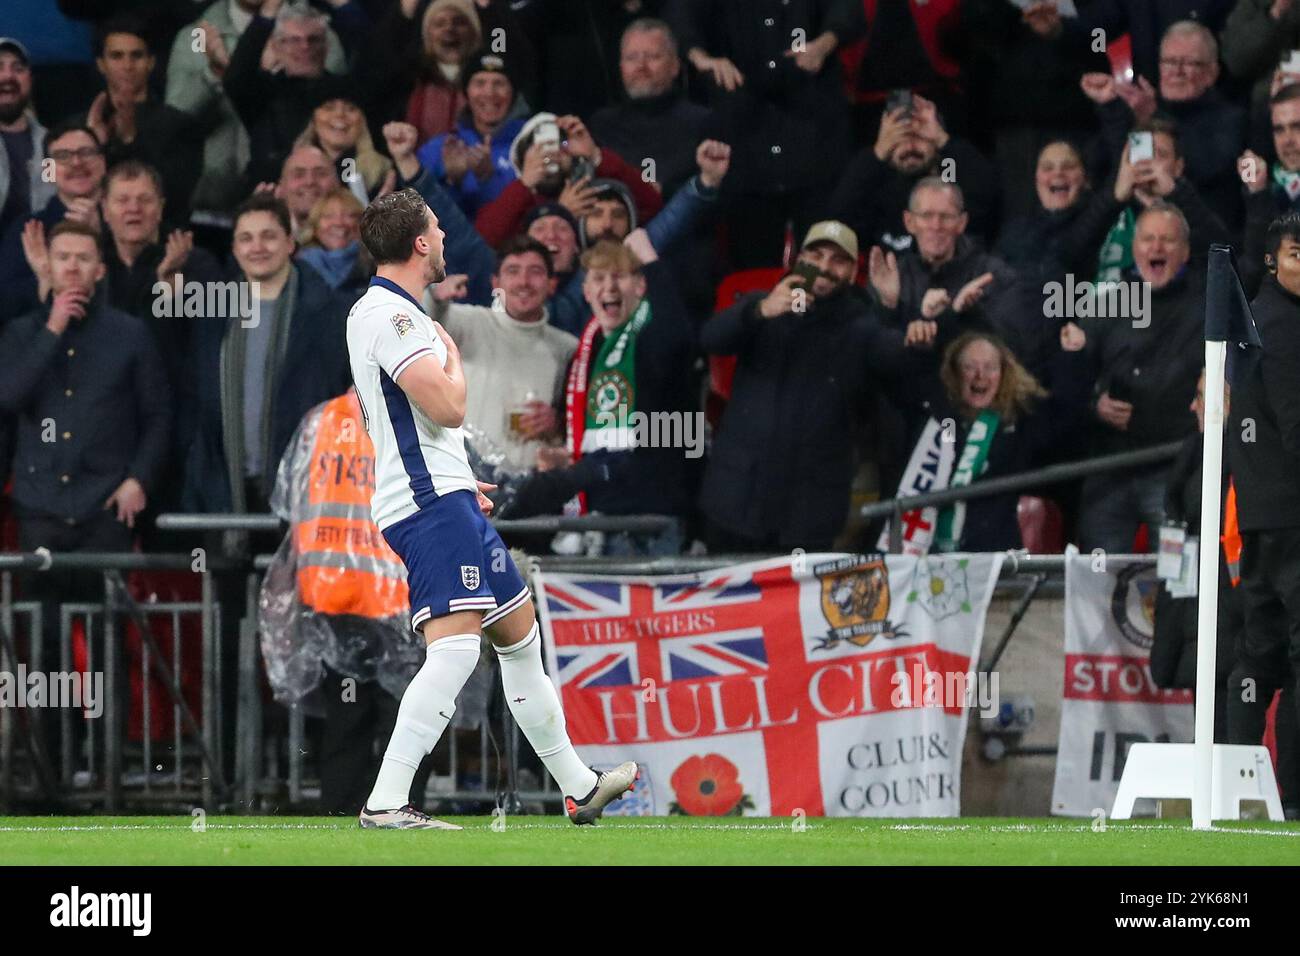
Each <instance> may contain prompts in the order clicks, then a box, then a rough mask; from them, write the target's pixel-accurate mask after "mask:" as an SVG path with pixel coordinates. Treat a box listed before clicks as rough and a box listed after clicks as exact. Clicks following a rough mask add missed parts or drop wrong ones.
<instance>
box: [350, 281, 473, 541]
mask: <svg viewBox="0 0 1300 956" xmlns="http://www.w3.org/2000/svg"><path fill="white" fill-rule="evenodd" d="M427 355H432V356H434V357H435V358H436V359H437V360H438V361H439V362H440V363H442V364H443V365H446V362H447V347H446V346H445V345H443V344H442V340H441V339H440V338H438V333H437V332H435V331H434V328H433V320H432V319H430V318H429V316H428V315H426V314H425V312H424V310H423V309H422V308H420V304H419V303H418V302H417V301H416V300H415V299H412V298H411V297H410V296H409V295H407V294H406V292H405V291H404V290H403V289H402V288H401V287H400V286H399V285H397V284H396V283H394V282H391V281H389V280H388V279H384V278H380V277H378V276H376V277H375V278H373V279H371V280H370V288H368V289H367V290H366V293H365V295H363V296H362V297H361V298H360V299H358V300H357V301H356V304H355V305H353V306H352V311H351V312H349V313H348V361H349V362H350V363H351V365H352V381H353V382H354V383H355V384H356V387H357V397H358V398H359V399H360V401H361V414H362V417H363V418H364V419H365V425H366V431H367V432H369V433H370V440H371V441H372V442H373V443H374V446H375V492H374V495H373V497H372V498H371V503H370V511H371V514H372V516H373V517H374V520H375V524H377V525H378V526H379V528H380V530H383V529H384V528H387V527H388V526H389V525H391V524H395V523H396V522H398V521H401V520H402V519H403V518H407V517H410V516H411V515H413V514H415V513H416V512H417V511H419V510H420V509H421V508H426V507H429V506H430V505H431V504H433V502H435V501H437V500H438V497H439V496H440V495H445V494H447V493H448V492H452V491H461V490H466V491H476V490H477V488H478V486H477V485H476V484H475V482H474V473H473V472H472V471H470V467H469V461H468V459H467V458H466V456H465V434H464V432H463V431H462V430H461V429H459V428H443V427H442V426H441V425H438V424H437V423H435V422H434V421H433V420H432V419H431V418H429V416H427V415H425V414H424V412H423V411H421V410H420V408H419V406H417V405H416V404H415V402H413V401H411V399H410V398H408V397H407V395H406V393H405V392H404V391H402V388H401V386H399V385H398V384H397V380H398V378H400V377H401V374H402V373H403V372H404V371H406V370H407V369H408V368H410V366H411V364H412V363H413V362H416V361H418V360H419V359H422V358H424V357H425V356H427Z"/></svg>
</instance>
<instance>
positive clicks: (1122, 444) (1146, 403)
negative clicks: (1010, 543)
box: [1079, 200, 1205, 554]
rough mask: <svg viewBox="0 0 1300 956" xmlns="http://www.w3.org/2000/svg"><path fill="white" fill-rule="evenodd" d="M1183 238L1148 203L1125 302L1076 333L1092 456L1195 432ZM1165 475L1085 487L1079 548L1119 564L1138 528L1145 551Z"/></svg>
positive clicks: (1117, 478)
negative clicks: (1113, 557)
mask: <svg viewBox="0 0 1300 956" xmlns="http://www.w3.org/2000/svg"><path fill="white" fill-rule="evenodd" d="M1188 236H1189V230H1188V226H1187V220H1186V219H1185V218H1184V217H1183V215H1182V213H1180V212H1179V211H1178V209H1177V208H1175V207H1174V206H1171V205H1168V204H1167V203H1164V202H1161V201H1159V200H1157V201H1155V202H1153V203H1152V204H1151V206H1149V207H1148V208H1147V210H1146V211H1145V212H1143V213H1142V215H1140V216H1139V217H1138V219H1137V225H1136V229H1135V232H1134V237H1133V258H1134V260H1135V263H1136V265H1137V278H1135V279H1134V280H1133V281H1131V282H1127V283H1125V288H1127V289H1129V290H1132V293H1131V294H1129V295H1127V296H1126V297H1118V296H1116V297H1109V296H1108V297H1106V298H1105V302H1106V307H1105V309H1104V310H1103V309H1101V308H1100V304H1101V302H1102V297H1101V296H1098V304H1099V308H1098V309H1097V311H1096V312H1095V313H1094V315H1093V316H1092V317H1090V318H1088V319H1086V320H1084V321H1082V322H1081V323H1080V324H1081V325H1082V327H1083V329H1084V331H1085V332H1086V333H1087V337H1088V354H1089V356H1090V358H1091V359H1092V363H1093V368H1094V369H1095V371H1096V376H1097V377H1096V384H1095V386H1094V387H1093V393H1094V398H1093V404H1092V410H1093V414H1094V416H1095V419H1096V421H1095V423H1094V429H1093V450H1094V453H1095V454H1098V455H1107V454H1118V453H1120V452H1127V451H1136V450H1138V449H1140V448H1146V447H1149V446H1151V445H1160V444H1164V443H1166V442H1171V441H1179V440H1181V439H1183V438H1186V437H1187V436H1188V435H1189V434H1191V432H1192V430H1193V428H1194V427H1195V423H1194V422H1193V420H1192V419H1191V418H1190V417H1189V416H1188V415H1187V414H1185V412H1186V409H1187V407H1188V405H1189V404H1191V401H1192V397H1193V396H1194V395H1195V393H1196V380H1197V377H1198V376H1199V375H1200V370H1201V365H1202V356H1203V354H1204V353H1203V351H1202V349H1201V345H1200V343H1201V342H1202V329H1203V328H1204V323H1205V297H1204V290H1205V279H1204V278H1203V277H1202V276H1201V274H1200V273H1198V272H1196V271H1194V270H1193V269H1191V268H1190V267H1189V266H1188V259H1189V257H1190V248H1189V245H1188ZM1146 289H1149V290H1150V292H1149V296H1148V295H1147V293H1146V292H1145V291H1144V290H1146ZM1125 298H1127V302H1126V301H1125ZM1114 306H1118V308H1114ZM1168 474H1169V466H1168V465H1167V464H1159V465H1148V466H1143V467H1140V468H1135V469H1131V470H1128V471H1122V472H1108V473H1106V474H1104V475H1095V476H1093V477H1091V478H1087V479H1085V480H1084V483H1083V491H1082V500H1081V506H1080V507H1081V514H1080V519H1079V527H1080V546H1081V547H1082V548H1083V549H1084V550H1085V551H1091V550H1093V549H1095V548H1101V549H1103V550H1105V551H1108V552H1110V553H1112V554H1126V553H1128V552H1129V551H1131V550H1132V548H1133V537H1134V535H1135V534H1136V533H1137V529H1138V526H1139V525H1140V524H1142V523H1143V522H1145V523H1146V525H1147V527H1148V530H1149V531H1151V532H1152V533H1151V535H1150V539H1149V540H1150V542H1151V545H1152V548H1153V549H1154V546H1155V544H1156V542H1157V540H1158V535H1156V534H1155V533H1154V532H1155V531H1156V530H1158V529H1159V527H1160V523H1161V521H1162V520H1163V518H1164V498H1165V485H1166V484H1167V482H1168Z"/></svg>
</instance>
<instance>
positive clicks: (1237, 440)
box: [1226, 276, 1300, 531]
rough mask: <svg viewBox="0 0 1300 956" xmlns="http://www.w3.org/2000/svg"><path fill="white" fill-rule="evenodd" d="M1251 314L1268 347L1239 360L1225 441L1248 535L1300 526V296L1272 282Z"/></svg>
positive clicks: (1267, 282) (1243, 527)
mask: <svg viewBox="0 0 1300 956" xmlns="http://www.w3.org/2000/svg"><path fill="white" fill-rule="evenodd" d="M1251 308H1252V310H1253V311H1254V314H1255V324H1256V326H1257V327H1258V329H1259V339H1260V342H1261V344H1262V345H1263V348H1262V349H1260V350H1259V351H1258V353H1254V352H1250V353H1247V354H1246V355H1245V356H1239V357H1238V358H1237V361H1239V362H1242V363H1243V367H1241V368H1239V369H1237V376H1236V381H1235V384H1234V385H1233V388H1232V410H1231V419H1232V422H1231V425H1230V427H1229V428H1228V434H1227V437H1226V445H1227V453H1228V460H1229V463H1230V465H1231V467H1232V474H1233V479H1234V480H1235V482H1236V485H1237V514H1238V517H1239V519H1240V524H1241V530H1242V531H1269V530H1273V529H1276V528H1295V527H1300V385H1298V384H1297V383H1300V297H1297V296H1295V295H1293V294H1292V293H1290V292H1288V291H1287V290H1286V289H1284V288H1282V286H1281V285H1280V284H1279V283H1278V281H1277V279H1276V278H1274V277H1273V276H1269V277H1267V278H1265V279H1264V282H1263V284H1262V285H1261V287H1260V290H1259V295H1257V296H1256V297H1255V301H1254V302H1253V303H1251ZM1248 421H1249V422H1250V423H1252V425H1253V427H1252V428H1250V429H1249V430H1248V428H1247V422H1248ZM1247 438H1253V441H1248V440H1246V439H1247Z"/></svg>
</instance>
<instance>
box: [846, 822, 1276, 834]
mask: <svg viewBox="0 0 1300 956" xmlns="http://www.w3.org/2000/svg"><path fill="white" fill-rule="evenodd" d="M1111 822H1113V823H1115V824H1117V825H1116V826H1115V827H1114V828H1113V829H1115V830H1163V831H1166V832H1171V833H1172V832H1179V831H1182V832H1199V831H1190V830H1189V829H1188V827H1186V826H1179V825H1177V824H1174V823H1134V824H1129V823H1125V822H1122V821H1111ZM853 829H855V830H857V831H858V832H860V833H874V832H878V831H880V830H930V831H941V832H951V831H954V830H980V831H983V832H986V833H1088V832H1108V831H1109V830H1110V829H1112V828H1111V827H1109V826H1108V827H1107V829H1106V830H1105V831H1092V827H1091V824H1086V823H1085V824H1080V825H1079V826H1070V825H1068V824H1059V823H1057V824H1044V825H1042V826H1035V825H1034V824H1031V823H1008V824H994V825H993V826H989V827H980V826H975V825H974V824H970V823H962V824H954V825H953V826H945V825H943V824H941V823H897V824H893V825H891V826H883V827H854V828H853ZM1206 832H1209V833H1249V834H1252V835H1257V836H1284V837H1300V830H1261V829H1258V828H1255V827H1250V828H1245V827H1242V828H1238V827H1211V828H1210V830H1208V831H1206Z"/></svg>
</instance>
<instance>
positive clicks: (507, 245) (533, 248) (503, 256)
mask: <svg viewBox="0 0 1300 956" xmlns="http://www.w3.org/2000/svg"><path fill="white" fill-rule="evenodd" d="M529 252H535V253H537V254H538V255H539V256H541V257H542V262H543V263H545V265H546V275H547V276H548V277H549V276H553V275H555V263H554V262H553V261H552V260H551V250H550V249H547V248H546V246H544V245H542V244H541V243H540V242H538V241H537V240H536V239H534V238H533V237H532V236H530V235H528V234H527V233H520V234H519V235H517V236H511V237H510V238H509V239H507V240H506V241H505V242H503V243H501V247H500V248H499V249H497V272H500V271H501V267H502V266H504V265H505V264H506V260H507V259H509V258H510V257H511V256H522V255H524V254H525V253H529Z"/></svg>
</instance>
